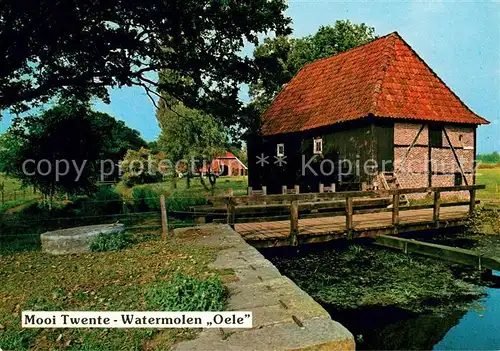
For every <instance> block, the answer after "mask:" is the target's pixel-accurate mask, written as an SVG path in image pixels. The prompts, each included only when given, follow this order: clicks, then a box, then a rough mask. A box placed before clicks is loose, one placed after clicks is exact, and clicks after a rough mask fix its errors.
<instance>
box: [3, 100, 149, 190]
mask: <svg viewBox="0 0 500 351" xmlns="http://www.w3.org/2000/svg"><path fill="white" fill-rule="evenodd" d="M143 145H146V143H145V142H144V140H142V139H141V138H140V137H139V135H138V132H137V131H135V130H133V129H130V128H128V127H127V126H125V125H124V124H123V122H120V121H116V120H115V119H114V118H113V117H111V116H109V115H107V114H104V113H101V112H97V111H93V110H92V109H91V107H90V104H89V103H87V102H81V101H76V100H69V101H64V102H62V103H60V104H58V105H55V106H54V107H52V108H50V109H49V110H46V111H44V112H42V113H40V114H39V115H35V116H28V117H25V118H16V119H15V120H14V122H13V124H12V125H11V127H9V129H8V130H7V132H5V133H4V134H3V135H2V136H1V138H0V159H1V160H2V171H4V172H6V173H7V174H8V175H10V176H12V177H15V178H17V179H19V180H21V182H22V184H23V185H24V186H27V185H31V186H34V187H35V188H37V189H39V190H40V191H41V193H42V194H44V195H46V196H48V197H49V198H51V199H52V198H53V196H54V195H55V194H56V193H58V192H62V193H70V194H78V193H80V194H81V193H89V192H91V191H93V190H94V189H95V183H96V181H97V180H99V179H100V176H101V171H102V170H103V169H102V168H103V167H109V166H110V162H100V161H101V160H103V161H104V160H111V161H112V162H111V164H112V163H117V162H118V161H119V160H120V159H121V158H122V157H123V156H124V155H125V153H126V151H127V149H129V148H135V147H140V146H143ZM104 171H107V169H104ZM108 174H109V172H108Z"/></svg>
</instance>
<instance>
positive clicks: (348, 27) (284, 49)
mask: <svg viewBox="0 0 500 351" xmlns="http://www.w3.org/2000/svg"><path fill="white" fill-rule="evenodd" d="M374 33H375V30H374V28H372V27H369V26H367V25H366V24H364V23H361V24H354V23H351V22H350V21H348V20H341V21H336V22H335V24H334V25H333V26H322V27H320V28H319V30H318V31H317V32H316V33H315V34H314V35H310V36H306V37H303V38H291V37H287V36H277V37H274V38H266V39H265V40H264V43H263V44H262V45H259V46H258V47H257V48H256V49H255V50H254V57H255V62H256V64H257V66H258V68H259V78H258V79H257V80H256V81H254V82H253V84H251V86H250V97H251V104H250V106H249V111H248V113H249V114H251V113H252V109H251V108H254V109H255V110H257V111H258V112H263V111H264V110H265V109H266V108H267V107H268V106H269V104H270V103H271V101H272V100H273V98H274V97H275V96H276V94H277V93H278V92H279V91H280V90H281V88H282V87H283V85H284V84H286V83H288V82H289V81H290V80H291V79H292V78H293V76H294V75H295V74H297V72H298V71H299V70H300V69H301V68H302V67H303V66H304V65H305V64H306V63H309V62H312V61H315V60H318V59H322V58H325V57H329V56H332V55H336V54H339V53H341V52H344V51H346V50H349V49H352V48H354V47H356V46H359V45H362V44H365V43H366V42H368V41H370V40H373V39H375V38H376V36H375V35H374ZM253 112H254V114H253V116H252V117H250V118H248V121H247V122H248V123H249V125H248V127H250V128H255V127H257V126H258V125H255V124H254V125H253V126H252V125H251V124H252V123H254V122H255V111H253Z"/></svg>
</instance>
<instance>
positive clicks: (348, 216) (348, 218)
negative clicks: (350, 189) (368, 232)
mask: <svg viewBox="0 0 500 351" xmlns="http://www.w3.org/2000/svg"><path fill="white" fill-rule="evenodd" d="M352 212H353V206H352V197H347V198H346V199H345V227H346V230H347V239H352V229H353V225H352Z"/></svg>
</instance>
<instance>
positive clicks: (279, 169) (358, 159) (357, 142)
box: [247, 118, 394, 194]
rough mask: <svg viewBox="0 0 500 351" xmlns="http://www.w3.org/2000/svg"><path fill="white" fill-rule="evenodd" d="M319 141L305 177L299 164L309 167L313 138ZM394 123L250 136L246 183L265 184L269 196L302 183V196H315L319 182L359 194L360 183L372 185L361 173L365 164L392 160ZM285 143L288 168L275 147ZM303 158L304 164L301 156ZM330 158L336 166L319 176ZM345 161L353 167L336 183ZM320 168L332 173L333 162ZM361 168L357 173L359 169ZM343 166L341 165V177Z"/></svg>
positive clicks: (369, 120) (358, 123) (367, 120)
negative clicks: (320, 145)
mask: <svg viewBox="0 0 500 351" xmlns="http://www.w3.org/2000/svg"><path fill="white" fill-rule="evenodd" d="M317 137H320V138H322V139H323V154H322V155H317V156H316V158H315V159H314V162H312V163H311V164H310V165H311V168H312V169H313V170H314V171H315V172H316V173H317V175H315V174H314V173H313V172H311V171H310V170H309V169H307V170H306V172H305V174H304V173H303V172H302V166H303V164H305V163H307V162H308V161H309V160H310V158H311V157H312V156H313V155H314V154H313V139H314V138H317ZM393 141H394V124H393V122H392V121H391V122H390V123H387V122H385V123H384V122H382V121H379V120H374V119H372V118H365V119H362V120H358V121H354V122H349V123H342V124H336V125H332V126H328V127H324V128H318V129H313V130H307V131H304V132H298V133H289V134H281V135H274V136H267V137H257V136H254V137H251V138H249V139H248V148H247V150H248V168H249V172H248V182H249V186H251V187H252V188H254V189H260V188H261V187H262V185H266V186H267V190H268V193H269V194H275V193H280V192H281V187H282V185H287V187H288V188H293V187H294V185H296V184H298V185H300V191H301V192H317V191H318V189H319V183H323V184H325V185H326V186H328V185H329V184H331V183H335V184H336V185H337V190H360V189H361V183H362V182H371V180H372V179H371V178H372V177H370V176H369V175H367V174H365V172H364V169H363V168H364V165H365V162H366V161H367V160H370V159H373V160H377V162H380V160H382V159H389V160H392V159H393V157H394V149H393ZM280 143H283V144H284V145H285V156H286V158H285V161H286V164H283V165H281V166H280V165H278V164H275V161H276V158H275V156H276V155H277V153H276V151H277V150H276V147H277V144H280ZM261 154H264V156H268V158H267V161H268V162H269V164H265V165H264V166H263V167H262V166H261V165H258V164H256V161H257V157H260V156H261ZM303 157H304V158H305V161H303V159H302V158H303ZM325 159H326V160H331V161H332V162H333V165H334V168H333V173H332V174H331V175H322V172H321V164H322V161H323V160H325ZM343 159H348V160H350V161H351V164H352V165H353V169H352V172H351V174H349V175H345V176H342V177H341V179H340V180H339V160H343ZM323 167H324V168H323V169H324V171H326V172H327V173H330V172H331V162H329V161H325V162H323ZM357 168H359V171H358V170H357ZM347 171H348V170H347V167H346V165H345V164H344V169H343V173H346V172H347Z"/></svg>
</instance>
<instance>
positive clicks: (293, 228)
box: [290, 200, 299, 246]
mask: <svg viewBox="0 0 500 351" xmlns="http://www.w3.org/2000/svg"><path fill="white" fill-rule="evenodd" d="M298 234H299V202H298V201H297V200H292V201H291V203H290V245H292V246H297V245H298V240H297V235H298Z"/></svg>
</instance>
